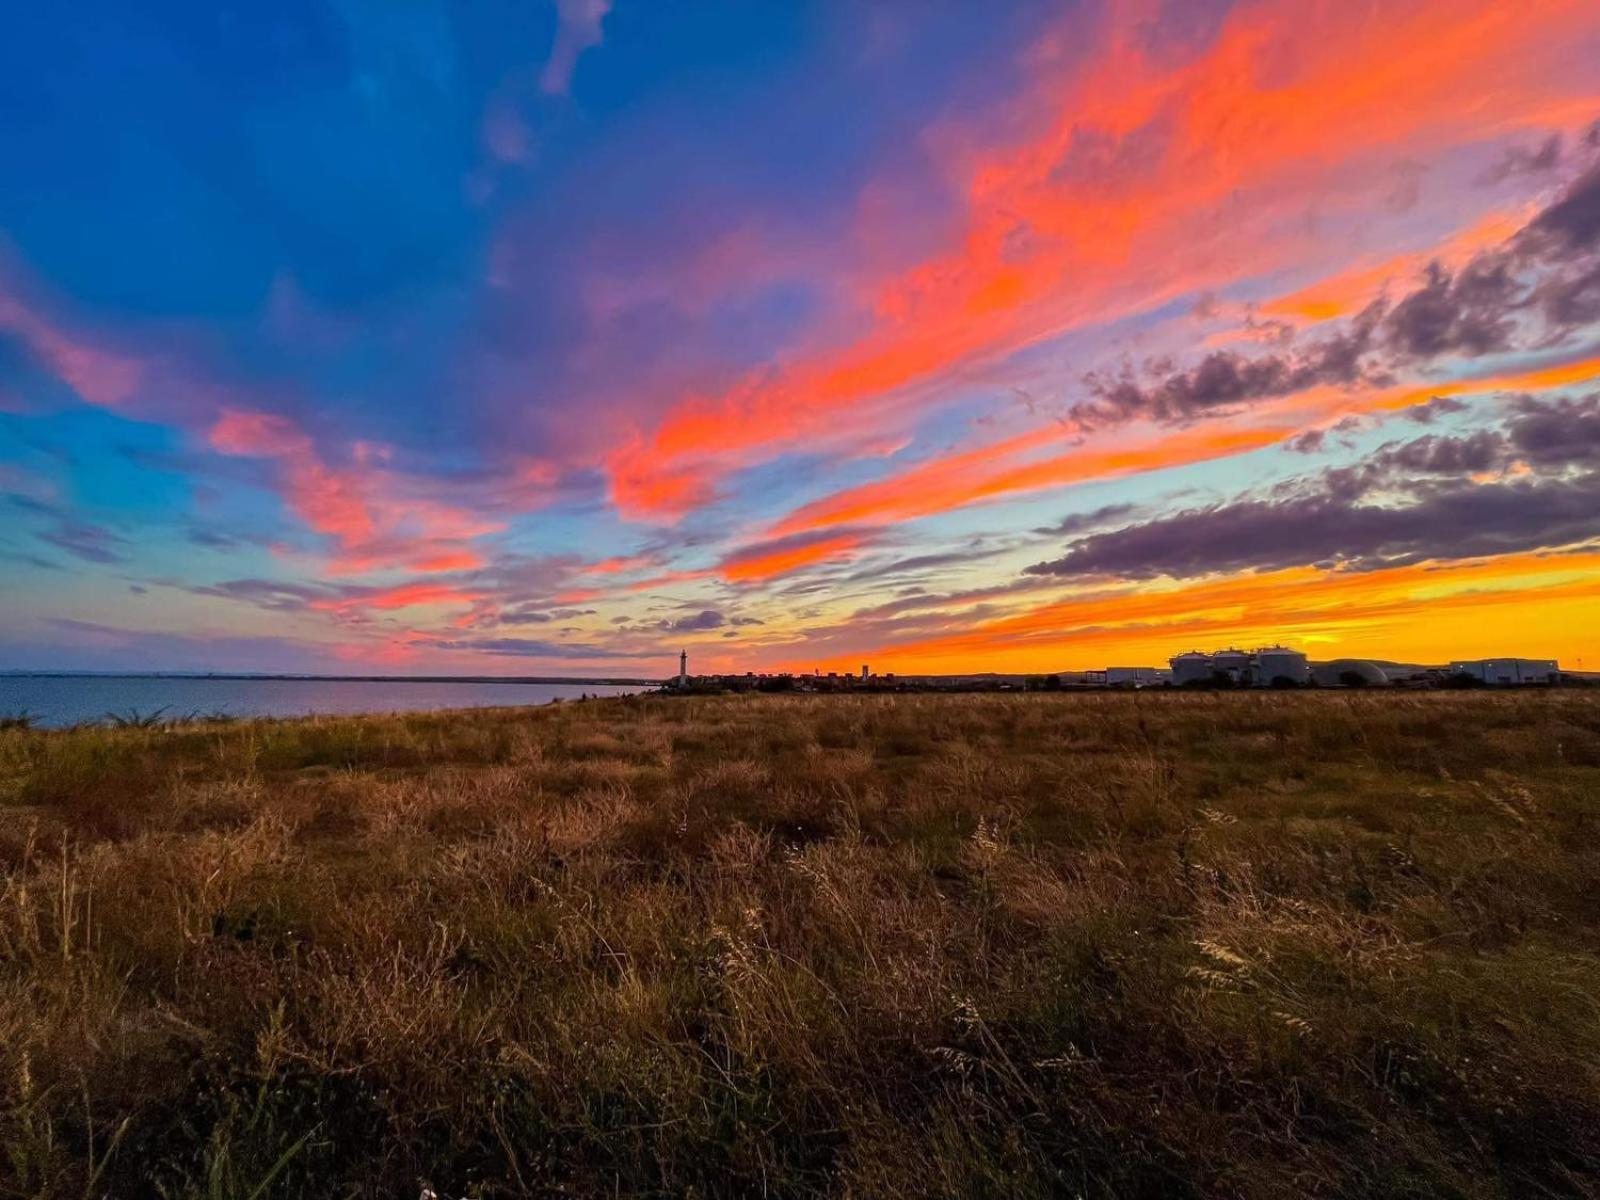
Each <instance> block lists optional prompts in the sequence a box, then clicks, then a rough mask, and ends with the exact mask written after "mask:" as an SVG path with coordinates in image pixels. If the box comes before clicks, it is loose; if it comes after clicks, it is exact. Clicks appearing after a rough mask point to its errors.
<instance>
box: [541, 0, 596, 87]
mask: <svg viewBox="0 0 1600 1200" xmlns="http://www.w3.org/2000/svg"><path fill="white" fill-rule="evenodd" d="M610 11H611V0H556V13H557V22H556V37H555V43H554V44H553V45H552V46H551V47H550V57H549V58H548V59H546V60H545V64H544V70H543V71H541V72H540V73H539V86H540V87H541V88H543V89H544V90H545V92H546V93H548V94H549V95H552V96H564V95H566V94H567V92H568V91H569V90H570V89H571V87H572V73H573V71H574V70H576V69H577V66H578V56H579V55H581V54H582V53H583V52H584V51H585V50H589V49H592V48H594V47H595V46H598V45H599V44H600V42H601V41H602V39H603V38H604V36H605V33H604V31H603V29H602V28H601V26H602V25H603V24H604V22H605V19H606V14H608V13H609V12H610Z"/></svg>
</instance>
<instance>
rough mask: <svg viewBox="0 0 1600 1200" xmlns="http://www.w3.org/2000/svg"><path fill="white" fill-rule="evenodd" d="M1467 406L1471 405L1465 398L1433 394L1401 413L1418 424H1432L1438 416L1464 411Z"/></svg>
mask: <svg viewBox="0 0 1600 1200" xmlns="http://www.w3.org/2000/svg"><path fill="white" fill-rule="evenodd" d="M1469 407H1471V406H1470V405H1468V404H1467V402H1466V401H1465V400H1456V399H1453V398H1452V397H1450V396H1435V397H1434V398H1433V399H1432V400H1429V401H1428V402H1427V403H1426V404H1418V405H1414V406H1413V407H1411V408H1408V409H1406V410H1405V413H1404V414H1403V415H1404V416H1405V419H1406V420H1408V421H1415V422H1416V423H1417V424H1418V425H1432V424H1433V422H1434V421H1435V419H1437V418H1439V417H1447V416H1450V415H1452V414H1453V413H1459V412H1466V411H1467V409H1468V408H1469Z"/></svg>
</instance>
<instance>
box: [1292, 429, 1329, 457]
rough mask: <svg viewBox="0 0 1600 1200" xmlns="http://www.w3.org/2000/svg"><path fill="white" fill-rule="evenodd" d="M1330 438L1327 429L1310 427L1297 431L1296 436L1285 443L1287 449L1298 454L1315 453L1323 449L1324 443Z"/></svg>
mask: <svg viewBox="0 0 1600 1200" xmlns="http://www.w3.org/2000/svg"><path fill="white" fill-rule="evenodd" d="M1327 440H1328V435H1327V432H1326V431H1325V430H1321V429H1308V430H1306V431H1305V432H1304V433H1297V434H1295V435H1294V437H1292V438H1290V439H1289V440H1288V441H1286V442H1284V443H1283V448H1284V449H1285V450H1292V451H1293V452H1294V453H1296V454H1315V453H1316V452H1317V451H1318V450H1321V449H1322V446H1323V443H1324V442H1326V441H1327Z"/></svg>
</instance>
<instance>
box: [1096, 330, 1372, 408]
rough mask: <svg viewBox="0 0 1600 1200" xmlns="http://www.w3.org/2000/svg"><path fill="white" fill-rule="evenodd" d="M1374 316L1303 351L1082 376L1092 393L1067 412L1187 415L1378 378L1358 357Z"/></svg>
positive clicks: (1223, 356)
mask: <svg viewBox="0 0 1600 1200" xmlns="http://www.w3.org/2000/svg"><path fill="white" fill-rule="evenodd" d="M1378 317H1379V314H1378V312H1377V310H1372V311H1371V312H1369V313H1367V314H1363V315H1362V316H1360V317H1357V318H1356V319H1355V320H1354V321H1352V322H1351V324H1350V327H1349V328H1348V329H1346V330H1345V331H1343V332H1342V333H1339V334H1337V335H1335V336H1333V337H1329V338H1326V339H1323V340H1322V341H1319V342H1316V343H1315V344H1313V345H1311V346H1308V347H1307V348H1306V349H1304V350H1300V351H1295V352H1289V353H1281V354H1264V355H1259V356H1257V357H1254V358H1247V357H1246V356H1244V355H1242V354H1238V353H1236V352H1234V351H1232V350H1218V351H1215V352H1213V353H1211V354H1209V355H1207V356H1206V357H1205V358H1203V359H1201V360H1200V362H1199V364H1198V365H1196V366H1194V367H1190V368H1189V369H1187V370H1170V369H1168V370H1160V369H1159V368H1158V371H1157V375H1158V377H1157V378H1155V379H1154V380H1151V381H1147V382H1144V383H1140V382H1138V381H1136V380H1134V379H1132V378H1130V377H1127V376H1122V377H1119V378H1116V379H1111V380H1107V379H1104V378H1102V377H1099V376H1090V377H1089V378H1088V379H1087V382H1088V384H1089V387H1090V390H1091V391H1092V392H1093V393H1094V396H1095V398H1094V399H1093V400H1091V401H1087V402H1085V403H1083V404H1079V405H1076V406H1074V408H1073V409H1072V410H1071V413H1070V415H1071V417H1072V418H1073V420H1075V421H1077V422H1078V423H1079V424H1081V425H1084V426H1088V427H1094V426H1099V425H1109V424H1115V423H1117V422H1119V421H1126V420H1131V419H1133V418H1136V417H1145V418H1149V419H1150V420H1155V421H1188V420H1193V419H1195V418H1197V417H1202V416H1206V415H1207V414H1210V413H1213V412H1218V411H1226V410H1229V409H1231V408H1233V407H1235V406H1237V405H1240V404H1245V403H1250V402H1253V401H1257V400H1266V399H1270V398H1272V397H1274V396H1287V395H1291V394H1293V393H1295V392H1301V391H1305V390H1306V389H1307V388H1311V387H1316V386H1319V385H1332V386H1338V387H1348V386H1350V385H1352V384H1354V383H1356V382H1358V381H1362V380H1369V381H1373V382H1376V381H1377V377H1376V376H1374V375H1372V374H1371V373H1370V372H1368V371H1367V370H1366V369H1365V368H1364V367H1363V364H1362V358H1363V356H1364V355H1365V354H1366V353H1367V351H1368V350H1369V349H1370V348H1371V346H1372V340H1373V331H1374V327H1375V325H1376V323H1377V320H1378Z"/></svg>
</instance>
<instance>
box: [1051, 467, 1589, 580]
mask: <svg viewBox="0 0 1600 1200" xmlns="http://www.w3.org/2000/svg"><path fill="white" fill-rule="evenodd" d="M1594 537H1600V475H1597V474H1590V475H1586V476H1584V477H1582V478H1581V479H1577V480H1542V481H1540V480H1529V481H1513V482H1506V483H1496V484H1483V485H1477V486H1472V487H1465V488H1455V489H1451V490H1445V491H1440V492H1437V493H1433V494H1429V495H1424V496H1423V497H1422V498H1421V499H1419V500H1417V501H1416V502H1415V503H1411V504H1405V505H1395V506H1389V505H1384V504H1377V503H1368V502H1365V501H1360V500H1351V499H1346V498H1343V497H1339V496H1332V495H1315V496H1303V497H1297V498H1292V499H1288V500H1241V501H1237V502H1235V503H1232V504H1222V505H1216V506H1213V507H1210V508H1200V509H1192V510H1190V511H1188V512H1181V513H1177V514H1175V515H1174V516H1171V517H1166V518H1163V519H1161V520H1158V521H1151V522H1148V523H1147V524H1144V525H1134V526H1130V527H1128V528H1125V529H1118V530H1113V531H1110V532H1107V533H1099V534H1094V535H1092V536H1091V537H1087V538H1084V539H1082V540H1081V541H1079V542H1076V543H1074V544H1073V545H1072V546H1071V548H1070V549H1069V550H1068V552H1067V553H1066V554H1065V555H1064V556H1062V557H1061V558H1058V559H1055V560H1053V561H1050V562H1042V563H1038V564H1036V565H1035V566H1032V567H1029V568H1028V572H1029V573H1030V574H1035V575H1055V576H1095V575H1114V576H1117V577H1119V578H1124V579H1152V578H1155V577H1158V576H1163V575H1165V576H1171V577H1174V578H1180V579H1182V578H1191V577H1194V576H1199V575H1210V574H1214V573H1218V572H1223V573H1228V572H1238V571H1265V570H1275V569H1278V568H1283V567H1292V566H1304V565H1307V564H1310V565H1314V566H1322V567H1333V566H1340V567H1346V568H1352V569H1358V570H1371V569H1376V568H1379V567H1391V566H1401V565H1405V564H1408V563H1416V562H1423V561H1426V560H1429V559H1460V558H1476V557H1480V556H1485V555H1496V554H1510V553H1516V552H1519V551H1525V550H1536V549H1540V548H1543V547H1549V546H1562V545H1567V544H1570V543H1574V542H1582V541H1587V540H1589V539H1591V538H1594Z"/></svg>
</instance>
